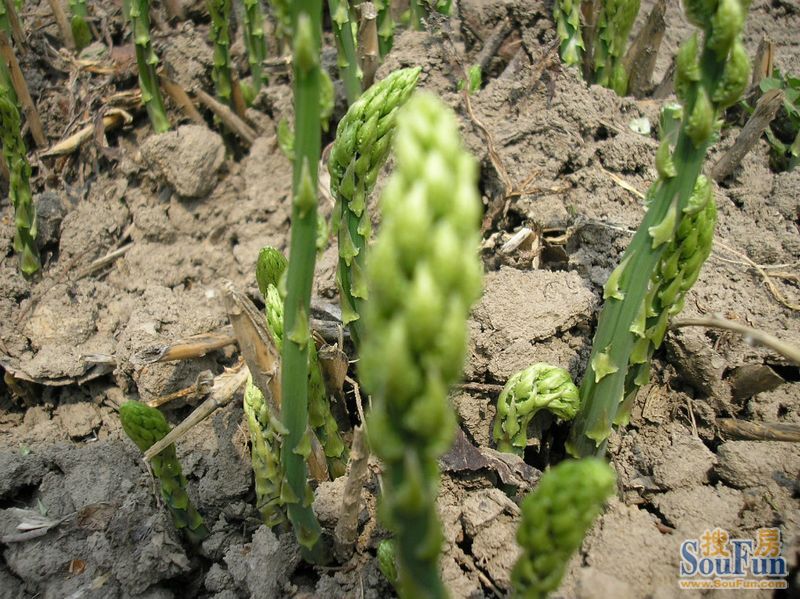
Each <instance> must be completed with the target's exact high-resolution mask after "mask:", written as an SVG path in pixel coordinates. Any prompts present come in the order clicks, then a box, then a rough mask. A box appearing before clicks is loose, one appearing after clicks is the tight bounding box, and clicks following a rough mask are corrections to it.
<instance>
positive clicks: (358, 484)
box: [333, 425, 369, 561]
mask: <svg viewBox="0 0 800 599" xmlns="http://www.w3.org/2000/svg"><path fill="white" fill-rule="evenodd" d="M368 466H369V447H368V445H367V434H366V432H365V429H364V426H363V425H362V426H357V427H356V428H355V429H354V430H353V446H352V448H351V450H350V472H349V473H348V475H347V482H346V483H345V487H344V494H343V496H342V510H341V512H340V515H339V522H338V523H337V524H336V529H335V530H334V533H333V535H334V543H335V551H336V553H337V555H338V557H339V558H340V559H341V560H342V561H345V560H347V559H348V558H349V557H350V556H351V555H352V554H353V551H354V549H355V542H356V539H357V538H358V514H359V512H360V511H361V490H362V489H363V488H364V483H365V482H366V480H367V475H368V474H369V468H368Z"/></svg>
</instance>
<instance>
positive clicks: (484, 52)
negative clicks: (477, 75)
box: [475, 18, 511, 73]
mask: <svg viewBox="0 0 800 599" xmlns="http://www.w3.org/2000/svg"><path fill="white" fill-rule="evenodd" d="M510 33H511V21H509V20H508V18H504V19H502V20H501V21H500V22H499V23H498V24H497V25H495V26H494V29H492V32H491V33H490V34H489V37H487V38H486V39H485V40H484V42H483V48H481V51H480V53H479V54H478V56H477V57H476V58H475V64H477V65H478V66H479V67H480V68H481V73H486V71H487V70H488V69H489V64H490V63H491V62H492V58H494V56H495V54H497V51H498V50H499V49H500V46H501V45H502V44H503V42H504V41H505V40H506V38H507V37H508V36H509V34H510Z"/></svg>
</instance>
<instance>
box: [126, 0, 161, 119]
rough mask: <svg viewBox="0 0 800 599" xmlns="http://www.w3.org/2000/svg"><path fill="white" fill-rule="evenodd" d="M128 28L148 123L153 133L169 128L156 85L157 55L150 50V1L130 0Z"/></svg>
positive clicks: (151, 46)
mask: <svg viewBox="0 0 800 599" xmlns="http://www.w3.org/2000/svg"><path fill="white" fill-rule="evenodd" d="M129 14H130V19H131V28H132V29H133V43H134V46H135V48H136V64H137V66H138V67H139V88H140V89H141V91H142V103H144V106H145V108H146V109H147V115H148V116H149V117H150V123H151V124H152V125H153V130H154V131H155V132H156V133H164V132H165V131H169V119H168V118H167V110H166V108H164V100H163V99H162V97H161V90H160V88H159V84H158V74H157V73H156V65H158V57H157V56H156V53H155V52H154V51H153V45H152V43H151V41H150V2H149V0H131V5H130V11H129Z"/></svg>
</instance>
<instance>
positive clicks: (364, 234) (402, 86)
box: [328, 68, 420, 345]
mask: <svg viewBox="0 0 800 599" xmlns="http://www.w3.org/2000/svg"><path fill="white" fill-rule="evenodd" d="M419 72H420V69H419V68H413V69H400V70H397V71H395V72H393V73H391V74H390V75H389V76H387V77H386V78H385V79H383V80H382V81H380V82H378V83H375V84H374V85H373V86H372V87H370V88H369V89H368V90H367V91H366V92H364V94H363V95H362V96H361V97H360V98H359V99H358V101H357V102H356V103H355V104H353V105H352V106H350V109H349V110H348V111H347V114H346V115H345V116H344V118H343V119H342V120H341V121H339V127H338V129H337V130H336V140H335V142H334V144H333V149H332V150H331V156H330V160H329V161H328V170H329V171H330V174H331V194H332V195H333V197H334V198H335V199H336V209H335V214H334V224H333V226H334V228H335V229H336V230H337V232H338V238H339V268H338V271H337V282H338V284H339V297H340V301H341V304H342V320H343V322H344V324H346V325H349V326H350V334H351V336H352V338H353V340H354V342H355V343H356V345H358V344H359V343H360V340H361V323H360V322H359V317H360V314H361V311H362V309H363V305H364V303H365V302H366V299H367V288H366V281H365V280H364V268H365V264H366V254H367V240H368V239H369V235H370V230H371V222H370V215H369V211H368V210H367V199H368V197H369V194H370V192H371V191H372V188H373V187H374V186H375V181H376V180H377V178H378V172H379V171H380V168H381V166H382V165H383V163H384V162H385V160H386V157H387V156H388V154H389V148H390V143H391V138H392V132H393V131H394V123H395V118H396V116H397V109H398V107H399V106H401V105H402V104H403V103H404V102H405V101H406V99H407V98H408V97H409V95H411V92H412V91H414V88H415V86H416V84H417V78H418V77H419Z"/></svg>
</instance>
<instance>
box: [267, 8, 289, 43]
mask: <svg viewBox="0 0 800 599" xmlns="http://www.w3.org/2000/svg"><path fill="white" fill-rule="evenodd" d="M269 4H270V6H271V8H272V14H273V16H274V17H275V37H276V38H277V40H278V46H279V52H281V53H283V52H285V51H286V46H288V45H289V41H290V40H291V38H292V11H291V2H290V0H269Z"/></svg>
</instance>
